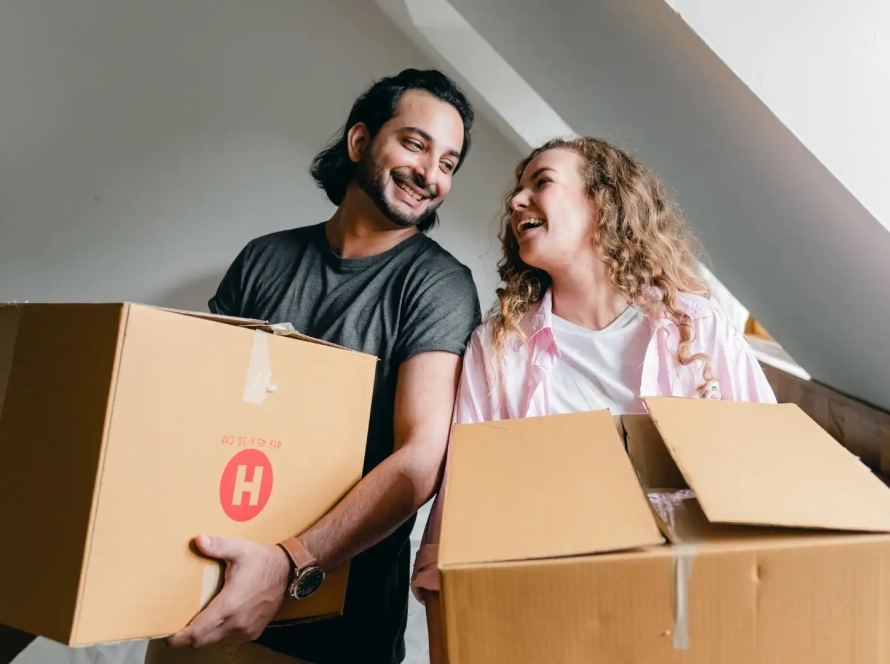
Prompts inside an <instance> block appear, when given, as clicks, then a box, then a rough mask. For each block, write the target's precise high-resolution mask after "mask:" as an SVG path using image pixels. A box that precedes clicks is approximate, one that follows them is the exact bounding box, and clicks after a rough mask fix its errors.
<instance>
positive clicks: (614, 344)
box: [548, 306, 652, 415]
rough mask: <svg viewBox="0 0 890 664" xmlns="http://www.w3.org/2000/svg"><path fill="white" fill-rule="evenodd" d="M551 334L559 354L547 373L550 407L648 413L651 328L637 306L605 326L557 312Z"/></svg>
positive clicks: (566, 410)
mask: <svg viewBox="0 0 890 664" xmlns="http://www.w3.org/2000/svg"><path fill="white" fill-rule="evenodd" d="M553 336H554V338H555V340H556V345H557V346H558V347H559V353H560V359H559V362H557V364H556V366H555V367H554V368H553V369H552V370H551V371H550V372H549V374H548V381H549V387H550V390H549V391H550V409H551V412H553V413H554V414H559V413H577V412H581V411H589V410H601V409H603V408H608V409H609V410H610V411H611V412H612V414H613V415H621V414H624V413H642V412H645V408H644V407H643V403H642V401H640V394H639V392H640V381H641V379H642V375H643V359H644V357H645V355H646V348H647V347H648V345H649V340H650V338H651V336H652V330H651V328H650V326H649V323H648V321H647V320H646V317H645V316H644V315H643V314H642V313H641V312H640V311H639V310H638V309H636V308H635V307H633V306H629V307H628V308H627V309H625V310H624V311H623V312H622V313H621V315H620V316H618V318H616V319H615V320H614V321H613V322H612V324H611V325H609V326H608V327H606V328H604V329H602V330H588V329H587V328H583V327H579V326H577V325H575V324H573V323H570V322H569V321H567V320H565V319H564V318H560V317H559V316H557V315H555V314H554V315H553Z"/></svg>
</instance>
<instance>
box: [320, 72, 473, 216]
mask: <svg viewBox="0 0 890 664" xmlns="http://www.w3.org/2000/svg"><path fill="white" fill-rule="evenodd" d="M408 90H421V91H423V92H427V93H429V94H431V95H433V96H434V97H436V98H437V99H440V100H442V101H444V102H446V103H448V104H451V105H452V106H453V107H454V108H455V109H456V110H457V112H458V113H459V114H460V117H461V119H462V120H463V123H464V144H463V147H462V148H461V151H460V160H459V161H458V163H457V165H456V167H455V169H454V172H455V173H457V171H458V170H459V169H460V167H461V166H462V165H463V163H464V159H466V156H467V153H469V151H470V129H471V128H472V126H473V118H474V114H473V107H472V106H471V105H470V102H469V100H468V99H467V98H466V96H464V93H463V92H462V91H461V89H460V88H459V87H458V86H457V83H455V82H454V81H453V80H451V79H450V78H449V77H448V76H446V75H445V74H443V73H442V72H440V71H438V70H436V69H426V70H419V69H405V70H403V71H401V72H399V73H398V74H396V75H395V76H388V77H386V78H383V79H380V80H379V81H376V82H375V83H374V84H373V85H372V86H371V87H370V88H368V89H367V90H365V92H363V93H362V94H361V96H360V97H359V98H358V99H356V100H355V103H354V104H353V105H352V110H351V111H350V112H349V117H348V118H347V120H346V124H345V125H343V127H342V128H341V129H340V131H339V132H338V134H337V135H336V136H335V137H334V139H333V140H332V141H331V142H330V143H329V144H328V146H327V147H325V148H324V149H323V150H322V151H321V152H319V153H318V154H317V155H315V158H314V159H313V160H312V166H311V168H310V169H309V172H310V173H311V174H312V177H313V179H314V180H315V182H316V183H317V184H318V186H319V187H321V188H322V189H324V191H325V193H326V194H327V196H328V199H329V200H330V201H331V203H333V204H334V205H340V203H342V202H343V198H344V197H345V196H346V188H347V186H348V185H349V182H350V181H351V180H352V178H353V176H354V174H355V169H356V167H357V166H358V164H355V163H354V162H353V161H352V160H350V159H349V151H348V148H347V134H348V133H349V130H350V129H351V128H352V127H354V126H355V125H356V124H358V123H359V122H363V123H364V124H365V126H366V127H367V128H368V133H369V134H370V138H371V140H372V141H373V139H374V137H375V136H376V135H377V133H378V132H379V131H380V128H381V127H383V125H384V124H386V123H387V122H388V121H389V120H390V119H391V118H392V117H393V116H394V115H395V114H396V110H397V108H398V105H399V101H400V100H401V98H402V95H404V94H405V93H406V92H407V91H408ZM437 221H438V216H437V215H436V214H433V215H430V217H429V219H426V220H424V221H423V222H422V223H421V224H419V225H418V226H417V228H418V230H420V231H421V232H424V233H425V232H427V231H428V230H430V229H431V228H432V227H433V226H435V225H436V222H437Z"/></svg>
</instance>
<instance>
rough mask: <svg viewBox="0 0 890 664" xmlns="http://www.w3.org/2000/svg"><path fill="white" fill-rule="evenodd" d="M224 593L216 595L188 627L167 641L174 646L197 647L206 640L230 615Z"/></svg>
mask: <svg viewBox="0 0 890 664" xmlns="http://www.w3.org/2000/svg"><path fill="white" fill-rule="evenodd" d="M224 593H225V590H224V591H223V592H222V593H220V594H219V595H217V596H216V597H214V598H213V600H211V602H210V603H209V604H208V605H207V607H206V608H205V609H204V610H203V611H201V613H199V614H198V615H197V616H195V617H194V619H193V620H192V621H191V622H190V623H189V624H188V626H187V627H184V628H183V629H181V630H179V631H178V632H177V633H176V634H174V635H173V636H171V637H169V638H168V639H167V643H168V644H169V645H171V646H173V647H174V648H181V647H184V646H192V647H197V646H199V645H200V644H201V643H202V642H206V641H207V635H208V634H210V633H211V632H213V631H214V630H216V629H217V628H219V626H220V625H222V624H223V623H224V622H225V621H226V619H227V618H228V616H229V611H228V610H227V608H226V605H225V598H224V596H223V595H224Z"/></svg>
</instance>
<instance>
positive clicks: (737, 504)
mask: <svg viewBox="0 0 890 664" xmlns="http://www.w3.org/2000/svg"><path fill="white" fill-rule="evenodd" d="M646 406H647V407H648V409H649V411H650V413H651V415H652V420H653V422H654V423H655V425H656V426H657V427H658V430H659V432H660V433H661V436H662V438H663V439H664V442H665V444H666V445H667V448H668V449H669V450H670V453H671V456H673V458H674V459H675V460H676V462H677V465H678V466H679V468H680V470H681V472H682V473H683V476H684V477H685V478H686V481H687V483H688V484H689V485H690V486H691V487H692V488H693V489H695V493H696V496H697V497H698V500H699V502H700V503H701V506H702V508H703V509H704V512H705V514H706V515H707V517H708V519H710V520H711V521H715V522H724V523H743V524H761V525H772V526H798V527H808V528H839V529H845V530H863V531H876V532H886V531H890V491H888V490H887V487H886V485H885V484H884V483H883V482H881V481H880V480H879V479H878V478H877V477H875V476H874V474H873V473H872V472H871V470H869V468H868V467H866V466H865V465H864V464H862V463H861V462H860V461H859V460H858V459H857V458H856V457H854V456H853V455H852V454H851V453H850V452H849V451H847V450H846V449H845V448H844V447H843V446H841V445H839V444H838V443H837V441H835V440H834V439H833V438H832V437H831V436H829V435H828V434H827V433H826V432H825V430H824V429H822V428H821V427H820V426H819V425H817V424H816V423H815V422H814V421H813V420H811V419H810V418H809V417H807V416H806V415H805V414H804V413H803V411H801V410H800V408H799V407H798V406H796V405H794V404H778V405H769V406H768V407H766V408H764V404H757V403H746V402H732V401H715V402H708V401H705V400H698V399H678V398H670V397H661V398H654V399H646Z"/></svg>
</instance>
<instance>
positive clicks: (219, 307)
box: [207, 245, 250, 317]
mask: <svg viewBox="0 0 890 664" xmlns="http://www.w3.org/2000/svg"><path fill="white" fill-rule="evenodd" d="M249 250H250V246H249V245H248V246H246V247H244V248H243V249H242V250H241V252H240V253H239V254H238V255H237V256H236V257H235V260H234V261H232V264H231V265H230V266H229V269H228V270H226V273H225V275H224V276H223V278H222V281H220V282H219V286H218V287H217V289H216V293H215V294H214V295H213V297H211V298H210V300H209V301H208V302H207V306H208V308H209V309H210V313H212V314H220V315H223V316H239V317H242V316H244V305H245V301H246V299H247V292H246V291H247V279H246V276H247V261H248V254H249Z"/></svg>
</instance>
